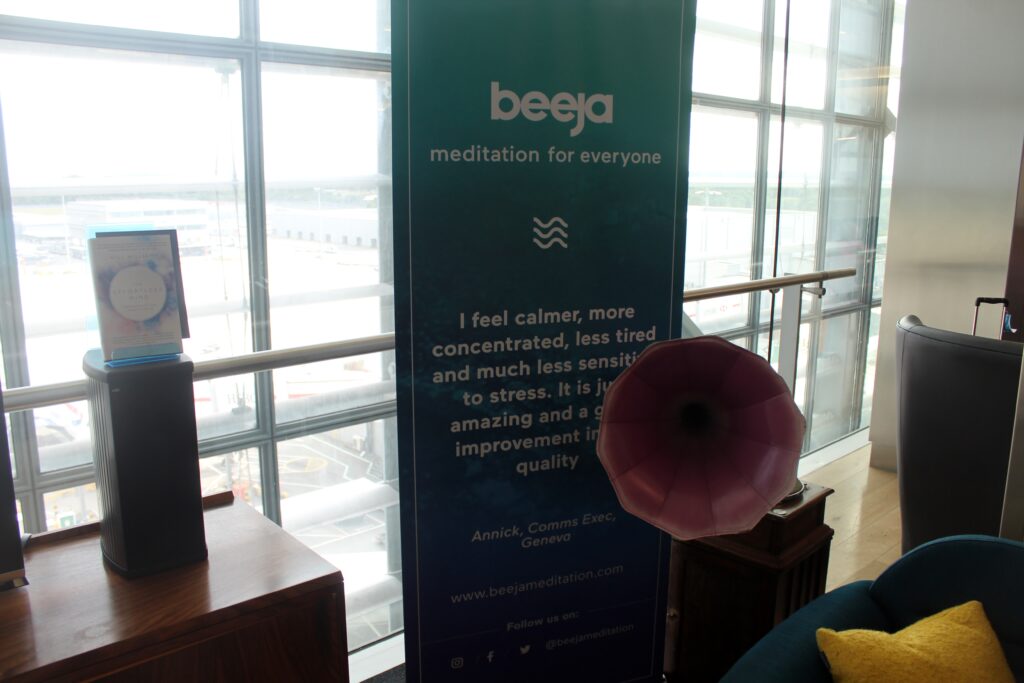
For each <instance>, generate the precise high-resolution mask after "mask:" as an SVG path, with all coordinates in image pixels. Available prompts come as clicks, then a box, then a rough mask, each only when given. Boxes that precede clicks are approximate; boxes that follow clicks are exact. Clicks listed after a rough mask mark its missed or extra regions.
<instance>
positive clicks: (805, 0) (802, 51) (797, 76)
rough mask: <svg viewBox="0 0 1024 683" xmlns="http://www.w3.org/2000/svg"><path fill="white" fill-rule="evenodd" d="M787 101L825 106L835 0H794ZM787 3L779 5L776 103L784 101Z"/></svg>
mask: <svg viewBox="0 0 1024 683" xmlns="http://www.w3.org/2000/svg"><path fill="white" fill-rule="evenodd" d="M790 4H791V9H790V21H789V64H788V67H787V68H788V75H787V77H786V104H787V105H788V106H790V107H805V108H807V109H822V108H823V107H824V106H825V91H826V89H827V85H828V37H829V21H830V18H831V7H832V3H831V2H822V1H821V0H791V3H790ZM786 5H787V3H785V2H777V3H776V4H775V54H774V56H773V58H772V102H781V101H782V75H783V48H784V45H785V37H786Z"/></svg>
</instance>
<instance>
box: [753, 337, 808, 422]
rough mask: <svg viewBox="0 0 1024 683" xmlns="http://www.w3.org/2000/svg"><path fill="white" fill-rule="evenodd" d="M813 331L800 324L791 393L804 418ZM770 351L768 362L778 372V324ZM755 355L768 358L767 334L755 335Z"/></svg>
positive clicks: (805, 414)
mask: <svg viewBox="0 0 1024 683" xmlns="http://www.w3.org/2000/svg"><path fill="white" fill-rule="evenodd" d="M812 331H813V328H812V324H811V323H806V322H805V323H801V324H800V340H799V341H798V342H797V359H796V389H795V390H794V391H793V400H794V401H795V402H796V405H797V407H798V408H799V409H800V412H801V413H803V415H804V417H806V416H807V392H808V389H809V388H810V385H809V383H808V382H807V368H808V364H809V362H810V358H811V356H810V348H811V333H812ZM771 341H772V349H771V357H770V359H769V362H770V363H771V365H772V367H773V368H775V371H776V372H778V370H779V341H780V332H779V326H778V324H776V325H775V331H774V333H773V335H772V340H771ZM757 355H759V356H761V357H762V358H769V356H768V333H767V332H762V333H761V334H759V335H757Z"/></svg>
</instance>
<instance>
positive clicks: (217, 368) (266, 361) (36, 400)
mask: <svg viewBox="0 0 1024 683" xmlns="http://www.w3.org/2000/svg"><path fill="white" fill-rule="evenodd" d="M394 348H395V335H394V334H379V335H376V336H373V337H361V338H359V339H349V340H346V341H338V342H328V343H325V344H313V345H311V346H299V347H296V348H293V349H275V350H271V351H255V352H253V353H245V354H242V355H240V356H232V357H230V358H217V359H214V360H204V361H200V362H198V363H196V364H195V368H194V370H193V371H192V377H193V379H194V380H195V381H202V380H208V379H217V378H219V377H230V376H231V375H240V374H242V373H247V372H259V371H262V370H275V369H277V368H284V367H288V366H291V365H305V364H306V363H317V362H320V361H325V360H335V359H337V358H348V357H351V356H362V355H364V354H367V353H378V352H380V351H390V350H392V349H394ZM85 399H86V380H84V379H82V380H76V381H73V382H61V383H60V384H44V385H41V386H38V387H20V388H16V389H8V390H6V391H5V392H4V411H5V412H8V413H13V412H16V411H19V410H30V409H32V408H43V407H45V406H52V405H58V404H61V403H70V402H72V401H84V400H85Z"/></svg>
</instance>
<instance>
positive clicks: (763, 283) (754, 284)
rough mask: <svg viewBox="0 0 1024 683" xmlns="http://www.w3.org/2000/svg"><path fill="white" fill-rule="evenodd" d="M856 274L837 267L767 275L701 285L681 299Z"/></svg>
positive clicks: (708, 297)
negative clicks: (795, 273) (726, 282)
mask: <svg viewBox="0 0 1024 683" xmlns="http://www.w3.org/2000/svg"><path fill="white" fill-rule="evenodd" d="M856 274H857V269H856V268H839V269H837V270H819V271H817V272H815V273H802V274H800V275H783V276H781V277H769V278H764V279H761V280H750V281H749V282H738V283H736V284H734V285H718V286H717V287H703V288H701V289H691V290H690V291H688V292H683V301H684V302H690V301H701V300H703V299H714V298H716V297H720V296H729V295H732V294H750V293H752V292H766V291H771V290H773V289H782V288H783V287H788V286H790V285H808V284H811V283H812V282H825V281H826V280H836V279H838V278H841V277H851V276H853V275H856Z"/></svg>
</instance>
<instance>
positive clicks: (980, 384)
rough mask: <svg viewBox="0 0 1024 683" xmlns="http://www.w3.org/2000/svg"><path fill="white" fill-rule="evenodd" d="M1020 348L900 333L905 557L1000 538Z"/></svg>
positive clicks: (902, 326)
mask: <svg viewBox="0 0 1024 683" xmlns="http://www.w3.org/2000/svg"><path fill="white" fill-rule="evenodd" d="M1022 352H1024V345H1021V344H1019V343H1017V342H1010V341H1002V340H997V339H987V338H983V337H975V336H972V335H969V334H961V333H958V332H950V331H948V330H939V329H935V328H932V327H928V326H927V325H925V324H923V323H922V322H921V321H920V319H918V318H917V317H915V316H912V315H910V316H906V317H904V318H903V319H902V320H900V321H899V323H898V325H897V330H896V371H897V382H896V386H897V425H898V427H897V446H896V448H897V469H898V471H899V488H900V511H901V513H902V524H903V536H902V543H903V550H904V552H906V551H907V550H910V549H911V548H913V547H915V546H918V545H920V544H921V543H924V542H926V541H929V540H932V539H935V538H941V537H943V536H951V535H955V534H989V535H993V536H995V535H997V534H998V533H999V520H1000V517H1001V515H1002V505H1003V491H1004V488H1005V485H1006V467H1007V462H1008V459H1009V453H1010V439H1011V437H1012V435H1013V418H1014V411H1015V408H1016V402H1017V384H1018V381H1019V377H1020V364H1021V354H1022Z"/></svg>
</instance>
